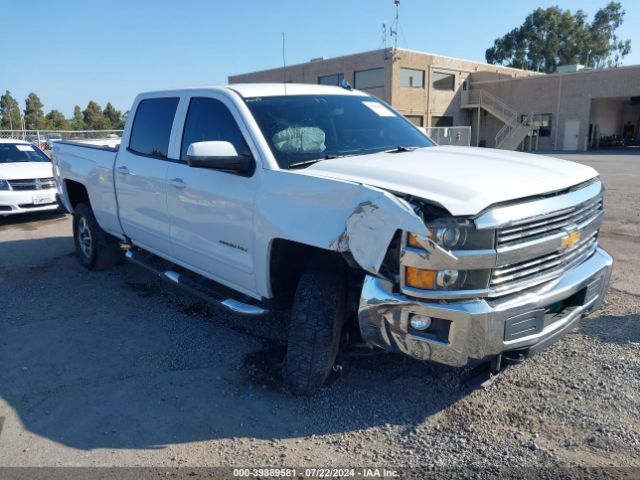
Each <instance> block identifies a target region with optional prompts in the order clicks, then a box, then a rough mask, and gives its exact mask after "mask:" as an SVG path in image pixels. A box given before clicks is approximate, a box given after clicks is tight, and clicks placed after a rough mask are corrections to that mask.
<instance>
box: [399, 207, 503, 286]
mask: <svg viewBox="0 0 640 480" xmlns="http://www.w3.org/2000/svg"><path fill="white" fill-rule="evenodd" d="M426 227H427V238H426V239H425V238H419V237H418V236H417V235H416V234H413V233H407V237H406V246H407V248H406V250H408V251H410V252H414V253H413V257H412V258H413V259H414V260H413V261H411V260H409V258H407V262H409V263H405V265H404V266H403V268H404V285H405V286H406V287H407V288H409V289H416V290H427V291H443V292H444V291H454V290H455V291H458V290H465V291H473V290H484V289H486V288H488V285H489V280H490V277H491V269H490V268H486V263H485V265H478V268H477V269H476V268H474V265H473V264H471V265H470V264H469V262H468V261H467V262H465V264H464V266H463V265H460V266H459V268H456V265H451V264H444V263H442V262H441V261H439V260H438V259H437V258H436V256H435V255H429V256H427V257H425V258H424V259H423V258H421V259H420V260H417V261H416V260H415V259H416V255H415V253H418V257H419V256H420V255H419V252H420V251H424V249H425V247H424V246H423V245H426V244H427V243H428V242H427V241H426V240H427V239H428V240H430V241H431V242H433V243H435V244H437V245H438V246H439V247H441V248H442V249H444V250H447V251H448V252H450V253H451V254H452V255H454V256H455V255H456V252H459V253H458V254H457V256H458V257H460V256H461V255H462V254H463V253H462V252H463V251H464V255H469V254H471V255H473V254H474V252H473V251H478V253H484V252H486V251H487V250H492V249H494V248H495V231H494V230H477V229H476V228H475V225H474V224H473V222H472V221H471V220H464V219H454V218H442V219H437V220H433V221H430V222H428V223H427V224H426ZM481 251H482V252H481ZM416 293H417V292H416Z"/></svg>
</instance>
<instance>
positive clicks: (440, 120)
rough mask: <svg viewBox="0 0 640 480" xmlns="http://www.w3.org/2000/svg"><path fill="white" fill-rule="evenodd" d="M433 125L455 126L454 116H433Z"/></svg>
mask: <svg viewBox="0 0 640 480" xmlns="http://www.w3.org/2000/svg"><path fill="white" fill-rule="evenodd" d="M431 126H432V127H453V117H431Z"/></svg>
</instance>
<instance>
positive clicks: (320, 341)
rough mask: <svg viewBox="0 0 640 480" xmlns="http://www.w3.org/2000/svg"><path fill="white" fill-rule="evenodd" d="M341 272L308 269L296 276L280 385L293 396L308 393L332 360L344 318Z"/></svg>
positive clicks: (326, 372) (320, 381) (321, 380)
mask: <svg viewBox="0 0 640 480" xmlns="http://www.w3.org/2000/svg"><path fill="white" fill-rule="evenodd" d="M346 304H347V284H346V278H345V275H344V273H341V272H325V271H310V272H306V273H304V274H303V275H302V276H301V277H300V282H299V283H298V288H297V290H296V296H295V300H294V303H293V309H292V312H291V321H290V323H289V338H288V346H287V356H286V358H285V363H284V371H283V377H284V384H285V387H286V388H287V389H288V390H289V391H290V392H291V393H293V394H294V395H311V394H313V393H315V392H317V391H318V390H319V389H320V387H321V386H322V384H323V383H324V382H325V380H326V379H327V377H328V376H329V374H330V373H331V370H332V368H333V366H334V363H335V361H336V356H337V354H338V349H339V346H340V336H341V333H342V327H343V325H344V322H345V317H346Z"/></svg>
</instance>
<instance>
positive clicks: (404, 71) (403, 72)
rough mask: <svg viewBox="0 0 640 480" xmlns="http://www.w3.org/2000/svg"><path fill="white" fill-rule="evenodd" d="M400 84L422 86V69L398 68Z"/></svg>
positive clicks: (413, 86)
mask: <svg viewBox="0 0 640 480" xmlns="http://www.w3.org/2000/svg"><path fill="white" fill-rule="evenodd" d="M400 86H401V87H407V88H424V70H415V69H413V68H400Z"/></svg>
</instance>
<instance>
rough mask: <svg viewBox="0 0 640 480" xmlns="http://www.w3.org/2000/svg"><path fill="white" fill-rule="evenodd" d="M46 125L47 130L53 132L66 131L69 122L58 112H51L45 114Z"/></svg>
mask: <svg viewBox="0 0 640 480" xmlns="http://www.w3.org/2000/svg"><path fill="white" fill-rule="evenodd" d="M47 123H48V125H49V128H51V129H53V130H68V129H69V122H68V121H67V119H66V118H64V115H63V114H62V113H61V112H60V111H58V110H51V111H50V112H49V113H47Z"/></svg>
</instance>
